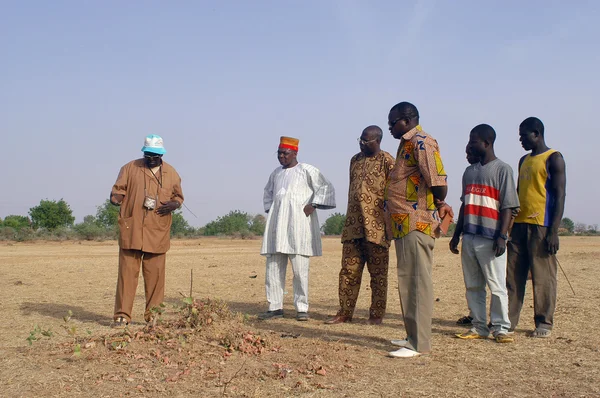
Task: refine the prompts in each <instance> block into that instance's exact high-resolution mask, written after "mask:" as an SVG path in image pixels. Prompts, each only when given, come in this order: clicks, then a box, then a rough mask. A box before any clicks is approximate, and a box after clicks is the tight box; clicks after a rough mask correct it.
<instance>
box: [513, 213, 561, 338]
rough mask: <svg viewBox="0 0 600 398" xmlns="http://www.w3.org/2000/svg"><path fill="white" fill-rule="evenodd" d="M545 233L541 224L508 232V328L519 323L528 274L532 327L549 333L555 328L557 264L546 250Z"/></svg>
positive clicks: (520, 226)
mask: <svg viewBox="0 0 600 398" xmlns="http://www.w3.org/2000/svg"><path fill="white" fill-rule="evenodd" d="M547 231H548V228H547V227H542V226H540V225H534V224H525V223H517V224H515V225H514V226H513V228H512V231H511V233H510V238H511V240H510V241H509V242H508V249H507V251H508V259H507V261H508V266H507V269H506V287H507V289H508V317H509V318H510V324H511V329H514V328H516V327H517V324H518V323H519V316H520V315H521V308H522V307H523V299H524V297H525V286H526V284H527V274H528V273H529V272H531V282H532V284H533V313H534V316H533V320H534V322H535V327H536V329H537V328H540V329H546V330H551V329H552V327H553V326H554V310H555V309H556V290H557V289H556V287H557V280H556V274H557V271H558V262H557V260H556V256H555V255H551V254H549V253H548V251H547V250H546V241H545V238H546V233H547Z"/></svg>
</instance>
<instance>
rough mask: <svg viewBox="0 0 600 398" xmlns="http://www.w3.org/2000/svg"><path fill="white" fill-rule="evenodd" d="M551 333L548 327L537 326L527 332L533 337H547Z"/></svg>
mask: <svg viewBox="0 0 600 398" xmlns="http://www.w3.org/2000/svg"><path fill="white" fill-rule="evenodd" d="M551 334H552V331H551V330H549V329H541V328H537V329H535V330H534V331H533V332H531V333H529V337H534V338H538V339H547V338H548V337H550V335H551Z"/></svg>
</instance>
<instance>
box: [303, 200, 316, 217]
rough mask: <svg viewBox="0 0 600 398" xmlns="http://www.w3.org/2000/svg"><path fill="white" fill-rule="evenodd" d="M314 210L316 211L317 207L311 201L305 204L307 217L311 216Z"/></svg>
mask: <svg viewBox="0 0 600 398" xmlns="http://www.w3.org/2000/svg"><path fill="white" fill-rule="evenodd" d="M314 212H315V208H314V207H313V205H311V204H310V203H309V204H307V205H306V206H304V214H306V217H308V216H310V215H311V214H313V213H314Z"/></svg>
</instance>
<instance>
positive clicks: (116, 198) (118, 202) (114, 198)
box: [110, 193, 125, 206]
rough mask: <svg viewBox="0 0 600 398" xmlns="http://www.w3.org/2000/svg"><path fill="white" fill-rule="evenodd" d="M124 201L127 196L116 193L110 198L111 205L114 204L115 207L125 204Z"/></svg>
mask: <svg viewBox="0 0 600 398" xmlns="http://www.w3.org/2000/svg"><path fill="white" fill-rule="evenodd" d="M123 199H125V195H120V194H118V193H115V194H113V195H111V196H110V203H112V204H113V205H115V206H121V203H123Z"/></svg>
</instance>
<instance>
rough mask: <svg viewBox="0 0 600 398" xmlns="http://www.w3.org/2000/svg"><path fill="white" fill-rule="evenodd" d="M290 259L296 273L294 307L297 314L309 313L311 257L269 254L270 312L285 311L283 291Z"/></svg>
mask: <svg viewBox="0 0 600 398" xmlns="http://www.w3.org/2000/svg"><path fill="white" fill-rule="evenodd" d="M288 258H289V259H290V261H291V262H292V271H293V272H294V307H296V311H297V312H308V268H309V264H310V257H308V256H301V255H299V254H282V253H273V254H267V272H266V275H265V286H266V290H267V301H268V302H269V311H275V310H280V309H283V290H284V287H285V272H286V270H287V264H288Z"/></svg>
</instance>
